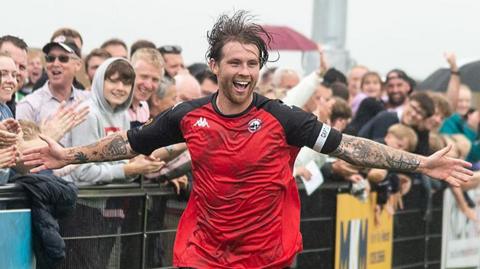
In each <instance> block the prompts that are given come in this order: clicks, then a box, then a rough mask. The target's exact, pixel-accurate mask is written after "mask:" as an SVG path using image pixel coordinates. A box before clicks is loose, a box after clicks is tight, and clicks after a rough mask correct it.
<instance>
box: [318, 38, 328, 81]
mask: <svg viewBox="0 0 480 269" xmlns="http://www.w3.org/2000/svg"><path fill="white" fill-rule="evenodd" d="M317 50H318V54H319V55H320V65H319V70H318V73H319V74H320V75H321V76H322V77H323V75H324V74H325V72H327V70H328V68H329V67H330V66H329V64H328V61H327V57H326V55H325V49H324V48H323V45H322V44H321V43H317Z"/></svg>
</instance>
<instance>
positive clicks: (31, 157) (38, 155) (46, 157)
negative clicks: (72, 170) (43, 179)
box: [21, 134, 68, 173]
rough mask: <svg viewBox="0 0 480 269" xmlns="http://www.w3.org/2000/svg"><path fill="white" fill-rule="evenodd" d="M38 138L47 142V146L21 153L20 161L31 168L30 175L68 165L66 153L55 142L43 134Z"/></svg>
mask: <svg viewBox="0 0 480 269" xmlns="http://www.w3.org/2000/svg"><path fill="white" fill-rule="evenodd" d="M39 137H40V138H41V139H42V140H43V141H45V142H47V144H48V146H44V147H39V148H33V149H27V150H25V151H24V152H23V156H22V158H21V160H22V161H23V162H24V164H25V165H26V166H33V167H35V168H33V169H31V170H30V171H31V172H32V173H37V172H40V171H42V170H45V169H58V168H62V167H64V166H65V165H67V164H68V162H67V152H66V150H65V149H64V148H63V147H62V146H60V144H58V143H57V142H56V141H55V140H53V139H51V138H50V137H48V136H45V135H43V134H41V135H39Z"/></svg>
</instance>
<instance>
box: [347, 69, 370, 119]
mask: <svg viewBox="0 0 480 269" xmlns="http://www.w3.org/2000/svg"><path fill="white" fill-rule="evenodd" d="M367 72H368V68H367V67H366V66H363V65H356V66H354V67H352V69H351V70H350V72H349V73H348V92H349V93H350V106H351V107H352V111H353V114H355V113H356V112H357V110H358V107H359V106H360V103H361V102H362V101H363V99H365V95H363V94H360V84H361V81H362V78H363V76H364V75H365V74H366V73H367Z"/></svg>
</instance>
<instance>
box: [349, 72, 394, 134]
mask: <svg viewBox="0 0 480 269" xmlns="http://www.w3.org/2000/svg"><path fill="white" fill-rule="evenodd" d="M382 85H383V83H382V79H381V78H380V75H379V74H378V73H376V72H368V73H366V74H365V75H364V76H363V78H362V81H361V83H360V89H361V92H360V93H359V94H358V95H365V96H366V97H365V98H364V99H363V100H362V102H361V103H360V106H359V107H358V110H357V111H356V112H354V111H352V112H353V114H354V117H353V120H352V121H351V122H350V123H349V124H348V126H347V128H346V130H345V133H347V134H351V135H357V134H358V131H359V130H360V128H362V127H363V126H364V125H365V124H366V123H367V122H368V121H369V120H371V119H372V118H373V117H375V116H376V115H377V114H378V113H380V112H381V111H383V110H385V104H384V102H383V100H382V99H381V96H382Z"/></svg>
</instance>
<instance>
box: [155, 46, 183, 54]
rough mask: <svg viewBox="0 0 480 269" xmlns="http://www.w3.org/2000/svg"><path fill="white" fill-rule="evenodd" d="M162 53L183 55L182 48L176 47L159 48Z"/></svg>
mask: <svg viewBox="0 0 480 269" xmlns="http://www.w3.org/2000/svg"><path fill="white" fill-rule="evenodd" d="M158 50H159V51H160V53H181V52H182V47H180V46H176V45H167V46H161V47H160V48H158Z"/></svg>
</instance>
